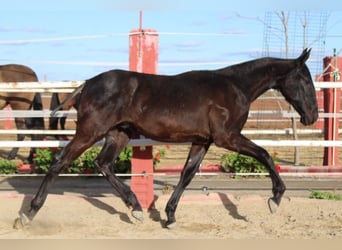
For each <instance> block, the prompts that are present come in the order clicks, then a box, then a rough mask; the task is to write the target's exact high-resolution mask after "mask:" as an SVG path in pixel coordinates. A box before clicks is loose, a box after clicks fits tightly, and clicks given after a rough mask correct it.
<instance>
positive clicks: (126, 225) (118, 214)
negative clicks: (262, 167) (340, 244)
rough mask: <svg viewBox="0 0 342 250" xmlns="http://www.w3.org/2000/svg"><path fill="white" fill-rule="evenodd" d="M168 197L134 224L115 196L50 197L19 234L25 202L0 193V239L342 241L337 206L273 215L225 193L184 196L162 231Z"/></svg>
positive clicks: (299, 203) (287, 203) (307, 205)
mask: <svg viewBox="0 0 342 250" xmlns="http://www.w3.org/2000/svg"><path fill="white" fill-rule="evenodd" d="M168 197H169V196H168V195H161V196H159V197H158V198H157V200H156V202H155V209H153V210H152V211H151V212H147V211H145V212H144V216H145V218H144V222H143V223H137V222H136V221H135V220H134V219H133V218H132V217H131V215H130V211H129V209H128V208H126V206H125V205H124V204H123V202H122V201H121V200H120V199H119V198H118V197H116V196H106V197H93V198H89V197H81V196H76V195H72V194H65V195H49V196H48V199H47V201H46V203H45V205H44V207H43V208H42V209H41V211H40V212H39V214H38V215H37V217H36V218H35V220H34V221H33V222H32V223H31V224H30V225H29V226H28V227H26V228H25V229H23V230H15V229H13V228H12V226H13V221H14V218H16V217H17V215H18V211H19V210H20V208H21V207H22V206H23V204H24V203H25V201H27V200H29V199H30V197H29V199H26V198H25V196H23V195H22V194H10V193H8V194H6V193H1V194H0V204H1V206H0V238H2V239H11V238H20V239H31V238H36V239H37V238H38V239H51V238H52V239H60V238H73V239H74V238H77V239H99V238H110V239H342V201H327V200H313V199H308V198H299V197H295V198H290V197H285V198H284V199H283V202H282V204H281V207H280V208H279V210H278V212H277V213H276V214H270V213H269V210H268V207H267V198H266V197H261V196H241V197H233V196H232V195H230V194H226V193H210V194H209V195H205V194H196V195H191V194H190V195H184V196H183V197H182V200H181V202H180V203H179V206H178V210H177V213H176V216H177V217H176V218H177V222H178V228H177V229H174V230H169V229H165V228H163V223H164V222H165V219H166V216H165V213H164V208H165V204H166V202H167V199H168Z"/></svg>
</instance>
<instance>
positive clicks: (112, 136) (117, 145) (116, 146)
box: [94, 129, 143, 221]
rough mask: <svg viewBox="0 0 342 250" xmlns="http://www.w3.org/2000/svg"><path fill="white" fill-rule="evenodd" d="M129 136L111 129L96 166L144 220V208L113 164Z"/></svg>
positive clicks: (134, 213) (133, 213)
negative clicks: (113, 168) (116, 173)
mask: <svg viewBox="0 0 342 250" xmlns="http://www.w3.org/2000/svg"><path fill="white" fill-rule="evenodd" d="M128 141H129V136H128V135H127V133H126V132H124V131H119V130H116V129H115V130H111V131H110V132H109V133H108V134H107V136H106V141H105V144H104V146H103V148H102V150H101V152H100V154H99V155H98V157H97V159H96V160H95V162H94V163H95V166H96V167H97V169H98V170H99V171H100V172H101V173H102V174H103V175H104V176H105V177H106V179H107V180H108V181H109V182H110V184H111V185H112V186H113V187H114V189H115V190H116V191H117V192H118V193H119V194H120V196H121V198H122V200H123V201H124V202H125V204H126V205H127V206H128V207H131V208H132V216H133V217H134V218H136V219H138V220H140V221H142V220H143V215H142V208H141V206H140V204H139V202H138V200H137V198H136V196H135V194H134V193H133V192H132V191H131V189H130V188H129V186H127V185H126V184H125V183H124V182H123V181H122V180H121V179H119V178H118V177H116V176H115V175H114V174H113V173H112V171H111V166H112V165H113V164H114V161H115V159H116V158H117V157H118V156H119V154H120V152H121V151H122V150H123V149H124V148H125V147H126V146H127V144H128Z"/></svg>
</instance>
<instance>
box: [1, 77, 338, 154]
mask: <svg viewBox="0 0 342 250" xmlns="http://www.w3.org/2000/svg"><path fill="white" fill-rule="evenodd" d="M82 83H83V81H71V82H23V83H21V82H10V83H0V92H40V93H54V92H59V93H62V92H64V93H65V92H67V93H70V92H72V91H73V90H74V89H75V88H76V87H77V86H79V85H80V84H82ZM315 87H316V89H321V88H342V82H334V83H330V82H315ZM50 113H51V111H49V110H43V111H32V110H30V111H28V110H23V111H18V110H11V111H8V110H1V111H0V119H8V118H9V114H10V115H11V116H12V117H45V118H48V117H50ZM76 114H77V112H76V111H75V110H70V111H58V112H57V113H56V116H58V117H63V116H68V117H70V118H72V117H76ZM260 114H262V115H269V116H270V117H271V116H281V117H284V118H290V117H298V114H297V113H295V112H288V111H274V110H269V111H251V112H250V114H249V115H250V117H253V116H258V115H260ZM319 117H320V118H326V117H334V118H339V117H342V114H340V113H339V109H338V113H336V114H333V113H330V114H328V113H320V114H319ZM321 132H322V130H319V129H317V130H314V129H311V130H299V133H321ZM74 133H75V131H73V130H64V131H56V130H15V129H14V130H4V129H2V130H0V134H43V135H49V134H68V135H73V134H74ZM243 133H244V134H255V133H259V134H291V133H292V130H291V129H285V130H271V129H270V130H244V131H243ZM253 141H254V142H255V143H257V144H258V145H260V146H277V147H278V146H280V147H282V146H283V147H341V146H342V141H340V140H335V141H327V140H253ZM67 143H68V141H20V142H18V141H0V148H1V147H64V146H66V145H67ZM101 143H102V142H99V143H98V144H101ZM158 144H165V143H163V142H157V141H153V140H150V139H137V140H131V141H130V145H131V146H148V145H158Z"/></svg>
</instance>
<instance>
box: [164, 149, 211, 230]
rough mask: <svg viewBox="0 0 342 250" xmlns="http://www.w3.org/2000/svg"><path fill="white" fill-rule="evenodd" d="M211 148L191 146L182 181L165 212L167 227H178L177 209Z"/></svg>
mask: <svg viewBox="0 0 342 250" xmlns="http://www.w3.org/2000/svg"><path fill="white" fill-rule="evenodd" d="M209 146H210V143H209V144H206V145H197V144H192V146H191V149H190V152H189V155H188V158H187V160H186V163H185V166H184V169H183V171H182V173H181V177H180V180H179V182H178V184H177V186H176V188H175V190H174V192H173V193H172V195H171V197H170V199H169V201H168V203H167V205H166V208H165V212H166V215H167V222H166V225H165V226H166V227H167V228H169V229H172V228H175V227H177V225H176V217H175V212H176V209H177V205H178V202H179V199H180V197H181V195H182V193H183V192H184V190H185V188H186V186H187V185H189V183H190V182H191V180H192V178H193V177H194V176H195V174H196V172H197V170H198V168H199V166H200V164H201V162H202V160H203V158H204V156H205V154H206V153H207V151H208V149H209Z"/></svg>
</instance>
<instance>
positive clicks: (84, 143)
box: [14, 133, 99, 228]
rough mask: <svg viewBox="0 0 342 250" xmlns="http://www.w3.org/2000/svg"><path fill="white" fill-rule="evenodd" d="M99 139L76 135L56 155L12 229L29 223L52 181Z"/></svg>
mask: <svg viewBox="0 0 342 250" xmlns="http://www.w3.org/2000/svg"><path fill="white" fill-rule="evenodd" d="M98 139H99V138H95V137H89V136H85V134H84V133H80V134H76V136H75V137H74V139H73V140H72V141H71V142H70V143H69V144H68V145H67V146H66V147H65V148H64V149H63V150H62V151H61V152H60V154H59V155H57V156H56V157H55V158H54V160H53V163H52V165H51V167H50V168H49V171H48V172H47V174H46V175H45V177H44V179H43V182H42V183H41V185H40V187H39V189H38V192H37V193H36V195H35V197H34V198H33V200H32V201H31V207H30V208H29V210H28V211H23V213H22V214H21V215H20V217H19V218H17V219H16V220H15V223H14V228H21V227H23V226H25V225H26V224H27V223H29V222H30V221H31V220H33V218H34V217H35V215H36V214H37V213H38V211H39V209H40V208H41V207H42V206H43V204H44V202H45V200H46V197H47V195H48V191H49V188H50V186H51V185H52V183H53V182H54V180H55V179H56V178H57V177H58V175H59V173H61V172H62V171H63V170H64V169H66V168H67V167H68V166H69V165H70V163H71V162H72V161H73V160H75V159H76V158H77V157H78V156H80V155H81V154H82V153H83V152H84V151H85V150H86V149H87V148H89V147H90V146H91V145H93V144H94V143H95V142H96V141H97V140H98Z"/></svg>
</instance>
